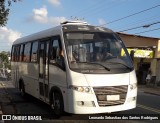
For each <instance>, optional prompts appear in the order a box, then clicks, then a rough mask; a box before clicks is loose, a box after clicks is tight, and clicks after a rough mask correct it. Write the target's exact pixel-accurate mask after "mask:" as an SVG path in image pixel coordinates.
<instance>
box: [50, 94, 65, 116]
mask: <svg viewBox="0 0 160 123" xmlns="http://www.w3.org/2000/svg"><path fill="white" fill-rule="evenodd" d="M51 107H52V109H53V112H54V114H55V115H56V116H61V115H62V114H63V113H64V104H63V97H62V94H60V93H57V92H54V93H53V100H52V103H51Z"/></svg>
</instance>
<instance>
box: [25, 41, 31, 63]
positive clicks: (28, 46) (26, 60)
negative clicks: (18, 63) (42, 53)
mask: <svg viewBox="0 0 160 123" xmlns="http://www.w3.org/2000/svg"><path fill="white" fill-rule="evenodd" d="M30 50H31V43H27V44H25V47H24V57H23V61H25V62H29V61H30Z"/></svg>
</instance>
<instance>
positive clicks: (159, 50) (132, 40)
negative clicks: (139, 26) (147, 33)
mask: <svg viewBox="0 0 160 123" xmlns="http://www.w3.org/2000/svg"><path fill="white" fill-rule="evenodd" d="M119 36H120V37H121V39H122V40H123V42H124V44H125V46H126V47H135V48H138V47H144V48H145V47H146V48H147V47H148V48H151V49H152V50H153V51H154V58H134V61H133V63H134V67H135V70H136V71H137V70H139V68H138V67H139V66H138V65H139V64H140V61H141V59H143V63H150V70H151V71H152V76H156V82H159V81H160V59H159V58H160V39H158V38H149V37H142V36H134V35H128V34H121V33H120V34H119ZM158 59H159V60H158Z"/></svg>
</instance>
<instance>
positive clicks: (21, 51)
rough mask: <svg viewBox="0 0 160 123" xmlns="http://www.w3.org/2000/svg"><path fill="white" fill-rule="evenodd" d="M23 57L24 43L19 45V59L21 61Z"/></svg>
mask: <svg viewBox="0 0 160 123" xmlns="http://www.w3.org/2000/svg"><path fill="white" fill-rule="evenodd" d="M23 57H24V44H22V45H21V48H20V61H21V62H22V61H23Z"/></svg>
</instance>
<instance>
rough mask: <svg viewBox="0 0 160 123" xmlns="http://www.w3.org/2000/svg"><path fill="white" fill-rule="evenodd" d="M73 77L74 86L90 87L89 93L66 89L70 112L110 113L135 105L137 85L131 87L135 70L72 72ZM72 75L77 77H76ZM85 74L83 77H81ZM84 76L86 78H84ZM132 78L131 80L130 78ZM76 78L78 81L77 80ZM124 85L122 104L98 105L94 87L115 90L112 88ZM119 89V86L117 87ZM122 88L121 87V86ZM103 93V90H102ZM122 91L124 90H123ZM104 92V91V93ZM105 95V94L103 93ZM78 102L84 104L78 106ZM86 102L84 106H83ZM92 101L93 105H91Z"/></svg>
mask: <svg viewBox="0 0 160 123" xmlns="http://www.w3.org/2000/svg"><path fill="white" fill-rule="evenodd" d="M71 76H73V79H72V81H73V82H72V83H70V84H74V85H76V86H86V87H90V88H91V93H85V92H77V91H75V90H71V89H70V90H69V91H68V97H69V99H68V100H69V103H68V104H69V110H68V112H70V113H76V114H92V113H106V112H108V113H110V112H116V111H122V110H128V109H132V108H135V107H136V98H137V87H135V88H134V89H131V86H132V84H136V79H135V77H134V76H135V71H132V72H130V73H125V74H111V75H110V74H105V75H101V74H99V75H98V74H97V75H95V74H92V75H90V74H85V75H83V74H81V73H76V72H72V75H71ZM74 76H76V77H79V78H78V79H76V78H75V77H74ZM82 76H85V77H82ZM84 78H86V80H84ZM131 79H132V80H131ZM77 80H78V81H77ZM123 85H124V86H126V97H125V100H124V102H123V104H119V105H113V106H108V107H107V106H104V107H103V106H102V107H101V106H99V104H98V102H97V97H96V96H97V95H96V93H95V91H94V88H97V87H98V88H99V87H102V89H103V88H105V87H106V88H108V89H110V88H111V90H110V91H113V92H114V91H117V90H114V87H119V86H120V87H121V86H123ZM118 89H119V88H118ZM122 89H123V88H122ZM122 89H119V92H118V93H121V91H123V90H122ZM102 93H103V91H102ZM123 93H124V92H123ZM104 94H105V93H104ZM110 95H122V94H116V93H115V94H110ZM105 96H107V95H105ZM113 101H114V100H113ZM78 102H84V105H82V106H80V105H78ZM85 103H86V106H85ZM92 103H94V105H92Z"/></svg>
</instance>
